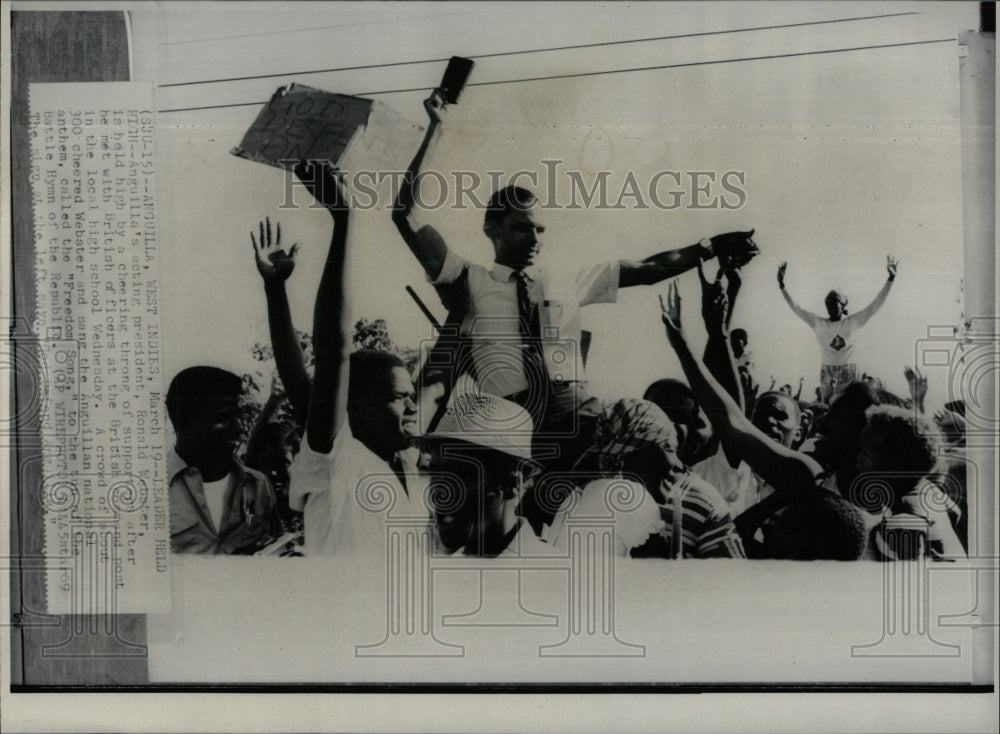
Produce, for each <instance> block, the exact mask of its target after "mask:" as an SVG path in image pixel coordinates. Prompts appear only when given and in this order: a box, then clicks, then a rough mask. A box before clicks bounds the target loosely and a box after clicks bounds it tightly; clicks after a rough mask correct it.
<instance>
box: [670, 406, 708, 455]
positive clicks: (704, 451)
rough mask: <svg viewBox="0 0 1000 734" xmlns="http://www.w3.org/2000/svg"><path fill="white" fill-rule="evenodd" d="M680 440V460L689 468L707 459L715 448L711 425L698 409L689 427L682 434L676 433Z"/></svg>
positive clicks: (703, 412) (699, 408) (703, 413)
mask: <svg viewBox="0 0 1000 734" xmlns="http://www.w3.org/2000/svg"><path fill="white" fill-rule="evenodd" d="M678 438H679V439H680V440H681V444H680V450H679V451H678V453H679V454H680V459H682V460H683V461H684V463H686V464H688V465H689V466H691V465H694V464H697V463H698V462H699V461H702V460H703V459H707V458H708V457H709V456H711V455H712V454H713V453H715V449H716V448H717V446H716V442H715V441H714V435H713V433H712V424H711V423H710V422H709V420H708V416H707V415H706V414H705V411H704V410H702V409H701V407H700V406H699V407H698V415H697V417H696V418H695V420H694V422H693V423H692V424H691V425H690V426H685V428H684V430H683V432H681V431H678Z"/></svg>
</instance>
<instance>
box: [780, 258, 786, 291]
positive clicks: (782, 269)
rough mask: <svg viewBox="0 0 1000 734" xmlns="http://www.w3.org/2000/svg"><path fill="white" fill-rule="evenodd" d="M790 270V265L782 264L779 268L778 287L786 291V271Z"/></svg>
mask: <svg viewBox="0 0 1000 734" xmlns="http://www.w3.org/2000/svg"><path fill="white" fill-rule="evenodd" d="M787 269H788V263H787V262H782V263H781V265H779V266H778V287H779V288H781V289H782V290H784V288H785V271H786V270H787Z"/></svg>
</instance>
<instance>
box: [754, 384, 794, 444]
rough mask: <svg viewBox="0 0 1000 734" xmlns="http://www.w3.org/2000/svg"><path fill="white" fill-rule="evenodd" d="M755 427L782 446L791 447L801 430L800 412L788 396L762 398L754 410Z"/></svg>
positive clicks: (772, 395) (770, 395)
mask: <svg viewBox="0 0 1000 734" xmlns="http://www.w3.org/2000/svg"><path fill="white" fill-rule="evenodd" d="M752 422H753V425H754V426H755V427H756V428H757V429H758V430H760V431H761V432H763V433H765V434H766V435H767V436H768V437H769V438H771V439H773V440H774V441H776V442H777V443H779V444H781V445H782V446H791V445H792V442H793V441H794V440H795V435H796V432H797V431H798V429H799V418H798V410H796V406H795V403H794V402H793V401H792V399H791V398H790V397H788V396H787V395H778V394H774V393H771V394H768V395H764V396H762V397H761V398H760V399H759V400H758V401H757V405H756V407H755V408H754V413H753V421H752Z"/></svg>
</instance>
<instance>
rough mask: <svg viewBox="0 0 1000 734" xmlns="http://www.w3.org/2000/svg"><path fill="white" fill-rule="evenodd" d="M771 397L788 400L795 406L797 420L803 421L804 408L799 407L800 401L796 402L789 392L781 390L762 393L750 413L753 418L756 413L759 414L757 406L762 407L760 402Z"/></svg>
mask: <svg viewBox="0 0 1000 734" xmlns="http://www.w3.org/2000/svg"><path fill="white" fill-rule="evenodd" d="M771 396H775V397H779V398H783V399H785V400H787V401H788V402H790V403H791V404H792V405H794V406H795V420H801V419H802V406H801V405H799V401H798V400H796V399H795V398H793V397H792V396H791V395H789V394H788V393H787V392H782V391H781V390H768V391H767V392H765V393H761V394H760V395H758V396H757V399H756V400H754V403H753V410H751V411H750V415H751V416H753V415H754V413H756V412H757V406H758V405H760V401H761V400H763V399H764V398H769V397H771Z"/></svg>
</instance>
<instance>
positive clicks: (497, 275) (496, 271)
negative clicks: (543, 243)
mask: <svg viewBox="0 0 1000 734" xmlns="http://www.w3.org/2000/svg"><path fill="white" fill-rule="evenodd" d="M516 272H517V271H516V270H514V268H510V267H507V266H506V265H501V264H500V263H493V267H492V268H491V269H490V277H491V278H493V280H495V281H496V282H498V283H510V282H511V281H512V280H513V279H514V273H516ZM524 274H525V275H527V276H528V280H530V281H531V282H533V283H537V282H538V279H539V278H540V277H541V275H542V271H541V270H540V269H539V267H538V266H537V265H529V266H528V267H526V268H524Z"/></svg>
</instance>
